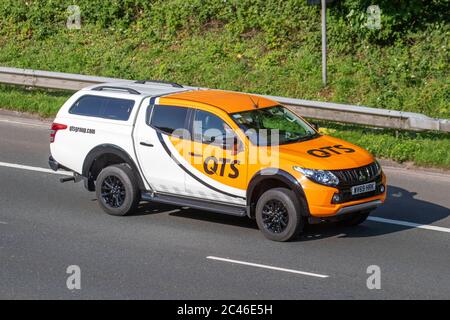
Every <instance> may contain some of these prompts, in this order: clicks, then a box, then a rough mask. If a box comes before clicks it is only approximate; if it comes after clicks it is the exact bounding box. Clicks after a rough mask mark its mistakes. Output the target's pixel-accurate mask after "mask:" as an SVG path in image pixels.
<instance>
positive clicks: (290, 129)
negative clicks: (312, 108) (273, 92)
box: [231, 106, 319, 146]
mask: <svg viewBox="0 0 450 320" xmlns="http://www.w3.org/2000/svg"><path fill="white" fill-rule="evenodd" d="M231 118H232V119H233V120H234V121H235V122H236V124H237V125H238V126H239V127H240V128H241V129H242V130H243V131H244V132H245V134H246V135H247V136H248V138H249V139H250V141H251V142H252V143H253V144H255V145H258V146H269V145H281V144H287V143H293V142H299V141H305V140H309V139H313V138H315V137H318V136H319V134H318V133H317V132H316V131H315V130H314V129H313V128H312V127H311V126H310V125H309V124H307V123H306V122H305V121H303V120H302V119H301V118H299V117H297V116H296V115H295V114H294V113H292V112H291V111H289V110H288V109H286V108H285V107H283V106H275V107H269V108H263V109H255V110H251V111H245V112H238V113H233V114H231Z"/></svg>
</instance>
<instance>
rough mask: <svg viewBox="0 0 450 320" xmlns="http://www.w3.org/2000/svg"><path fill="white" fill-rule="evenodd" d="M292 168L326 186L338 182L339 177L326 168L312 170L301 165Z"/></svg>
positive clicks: (335, 184) (333, 185)
mask: <svg viewBox="0 0 450 320" xmlns="http://www.w3.org/2000/svg"><path fill="white" fill-rule="evenodd" d="M294 170H297V171H298V172H300V173H303V174H304V175H305V176H307V177H308V178H309V179H311V180H313V181H314V182H317V183H320V184H324V185H327V186H332V187H335V186H337V185H338V184H339V179H338V177H336V176H335V175H334V174H333V173H332V172H330V171H328V170H313V169H305V168H301V167H297V166H295V167H294Z"/></svg>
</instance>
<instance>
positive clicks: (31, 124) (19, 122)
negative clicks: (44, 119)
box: [0, 119, 50, 130]
mask: <svg viewBox="0 0 450 320" xmlns="http://www.w3.org/2000/svg"><path fill="white" fill-rule="evenodd" d="M0 122H6V123H11V124H20V125H24V126H30V127H39V128H45V129H48V130H50V126H46V125H44V124H36V123H31V122H22V121H14V120H8V119H0Z"/></svg>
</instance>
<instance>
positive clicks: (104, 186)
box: [95, 164, 140, 216]
mask: <svg viewBox="0 0 450 320" xmlns="http://www.w3.org/2000/svg"><path fill="white" fill-rule="evenodd" d="M95 189H96V195H97V200H98V203H99V205H100V207H101V208H102V209H103V211H105V212H106V213H107V214H110V215H113V216H125V215H128V214H130V213H132V212H134V211H135V210H136V208H137V206H138V204H139V201H140V192H139V187H138V185H137V182H136V177H135V175H134V173H133V170H132V169H131V168H130V167H129V166H128V165H127V164H116V165H112V166H109V167H106V168H104V169H103V170H102V171H101V172H100V174H99V175H98V177H97V181H96V188H95Z"/></svg>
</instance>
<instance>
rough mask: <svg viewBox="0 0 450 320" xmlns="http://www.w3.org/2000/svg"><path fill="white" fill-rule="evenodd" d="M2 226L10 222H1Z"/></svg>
mask: <svg viewBox="0 0 450 320" xmlns="http://www.w3.org/2000/svg"><path fill="white" fill-rule="evenodd" d="M0 224H8V222H4V221H0Z"/></svg>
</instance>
